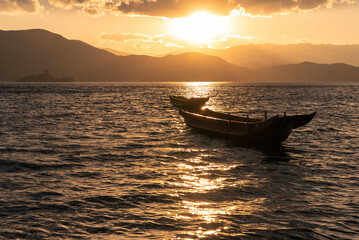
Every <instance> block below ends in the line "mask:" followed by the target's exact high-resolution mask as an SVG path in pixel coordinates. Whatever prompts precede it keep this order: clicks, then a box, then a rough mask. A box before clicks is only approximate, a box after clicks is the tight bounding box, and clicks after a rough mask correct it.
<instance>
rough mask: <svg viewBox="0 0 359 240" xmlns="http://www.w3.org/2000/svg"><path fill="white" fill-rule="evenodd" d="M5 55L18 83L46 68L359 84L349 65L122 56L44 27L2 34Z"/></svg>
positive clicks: (7, 74) (136, 76) (5, 67)
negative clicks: (264, 64) (252, 66)
mask: <svg viewBox="0 0 359 240" xmlns="http://www.w3.org/2000/svg"><path fill="white" fill-rule="evenodd" d="M223 51H224V50H223ZM0 53H1V54H0V81H16V80H17V79H18V78H21V77H25V76H28V75H31V74H39V73H42V72H43V71H44V70H45V69H48V71H49V72H50V73H51V74H53V75H54V76H56V77H71V78H74V79H75V81H101V82H106V81H245V82H251V81H270V82H283V81H287V82H290V81H297V82H303V81H356V80H359V68H358V67H354V66H349V65H346V64H330V65H328V64H314V63H301V64H291V65H282V66H275V67H269V68H262V69H258V70H255V71H254V70H249V69H247V68H244V67H238V66H236V65H234V64H231V63H229V62H227V61H225V60H223V59H221V58H219V57H217V56H209V55H205V54H202V53H182V54H178V55H168V56H164V57H150V56H140V55H129V56H117V55H115V54H113V53H110V52H108V51H106V50H103V49H98V48H95V47H93V46H91V45H88V44H86V43H84V42H81V41H77V40H68V39H66V38H64V37H62V36H60V35H58V34H54V33H51V32H48V31H45V30H40V29H35V30H24V31H0ZM227 54H230V53H229V52H227ZM247 54H248V55H250V52H248V53H247ZM253 54H254V55H255V54H256V52H254V53H253ZM273 54H274V53H273ZM273 54H272V55H273ZM293 54H294V52H293ZM279 55H280V54H279ZM343 58H344V57H342V59H343ZM253 63H254V62H253ZM254 64H257V65H258V64H261V63H254Z"/></svg>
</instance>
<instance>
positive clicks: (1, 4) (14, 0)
mask: <svg viewBox="0 0 359 240" xmlns="http://www.w3.org/2000/svg"><path fill="white" fill-rule="evenodd" d="M42 9H43V7H42V6H40V3H39V2H38V0H0V13H5V14H21V13H38V12H40V11H41V10H42Z"/></svg>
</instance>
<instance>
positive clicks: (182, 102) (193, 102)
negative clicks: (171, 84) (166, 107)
mask: <svg viewBox="0 0 359 240" xmlns="http://www.w3.org/2000/svg"><path fill="white" fill-rule="evenodd" d="M208 100H209V97H206V98H185V97H182V96H170V102H171V104H172V105H173V106H175V107H178V108H181V109H200V108H202V107H203V106H204V105H205V104H206V102H207V101H208Z"/></svg>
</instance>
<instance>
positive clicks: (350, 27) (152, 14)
mask: <svg viewBox="0 0 359 240" xmlns="http://www.w3.org/2000/svg"><path fill="white" fill-rule="evenodd" d="M358 14H359V1H358V0H126V1H124V0H0V29H1V30H20V29H31V28H42V29H46V30H49V31H52V32H55V33H58V34H60V35H63V36H64V37H66V38H68V39H78V40H82V41H84V42H87V43H89V44H91V45H94V46H96V47H101V48H112V49H115V50H118V51H123V52H128V53H134V54H149V55H158V54H163V53H168V52H172V51H178V50H180V51H182V50H183V49H188V48H196V47H210V48H226V47H230V46H234V45H240V44H250V43H275V44H292V43H302V42H310V43H313V44H359V30H358V26H359V17H358Z"/></svg>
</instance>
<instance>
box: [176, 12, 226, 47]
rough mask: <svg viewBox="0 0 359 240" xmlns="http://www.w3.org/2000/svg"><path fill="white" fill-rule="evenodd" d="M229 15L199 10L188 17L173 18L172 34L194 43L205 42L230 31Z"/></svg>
mask: <svg viewBox="0 0 359 240" xmlns="http://www.w3.org/2000/svg"><path fill="white" fill-rule="evenodd" d="M229 28H230V22H229V19H228V17H220V16H216V15H213V14H210V13H206V12H197V13H195V14H193V15H191V16H189V17H186V18H176V19H173V20H172V24H171V34H172V35H173V36H175V37H177V38H181V39H184V40H187V41H189V42H192V43H205V42H207V41H210V40H212V39H214V38H216V37H218V36H220V35H222V34H226V33H227V32H228V31H229Z"/></svg>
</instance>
